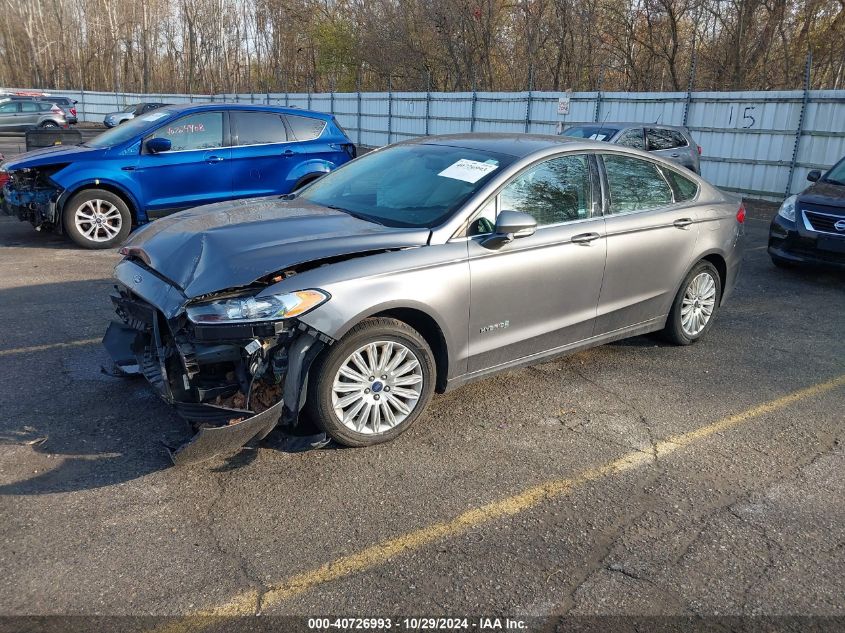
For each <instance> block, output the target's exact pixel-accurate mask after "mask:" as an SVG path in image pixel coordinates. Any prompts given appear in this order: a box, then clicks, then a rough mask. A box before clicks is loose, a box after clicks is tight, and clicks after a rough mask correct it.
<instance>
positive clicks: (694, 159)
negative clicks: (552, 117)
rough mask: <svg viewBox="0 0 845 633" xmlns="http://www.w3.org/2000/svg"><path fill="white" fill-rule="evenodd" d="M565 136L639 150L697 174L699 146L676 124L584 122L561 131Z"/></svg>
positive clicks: (699, 171)
mask: <svg viewBox="0 0 845 633" xmlns="http://www.w3.org/2000/svg"><path fill="white" fill-rule="evenodd" d="M563 134H564V135H565V136H572V137H575V138H585V139H592V140H594V141H605V142H607V143H615V144H617V145H623V146H625V147H632V148H634V149H642V150H645V151H647V152H652V153H653V154H657V155H658V156H660V157H662V158H665V159H667V160H671V161H672V162H674V163H678V164H679V165H683V166H684V167H686V168H687V169H689V170H692V171H694V172H695V173H696V174H700V173H701V162H700V160H699V156H700V155H701V146H700V145H698V144H696V142H695V141H694V140H693V138H692V134H690V131H689V130H688V129H687V128H685V127H682V126H679V125H659V124H656V123H585V124H583V125H574V126H572V127H570V128H567V129H566V130H564V131H563Z"/></svg>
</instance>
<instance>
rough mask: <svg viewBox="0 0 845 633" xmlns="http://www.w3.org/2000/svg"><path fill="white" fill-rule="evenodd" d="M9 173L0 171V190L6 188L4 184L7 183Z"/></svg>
mask: <svg viewBox="0 0 845 633" xmlns="http://www.w3.org/2000/svg"><path fill="white" fill-rule="evenodd" d="M10 178H11V177H10V176H9V172H7V171H3V170H0V189H2V188H3V187H5V186H6V183H7V182H9V179H10Z"/></svg>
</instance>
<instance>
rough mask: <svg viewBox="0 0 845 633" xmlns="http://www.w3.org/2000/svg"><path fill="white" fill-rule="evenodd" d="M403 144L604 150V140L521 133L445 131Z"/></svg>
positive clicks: (517, 151) (520, 153) (526, 152)
mask: <svg viewBox="0 0 845 633" xmlns="http://www.w3.org/2000/svg"><path fill="white" fill-rule="evenodd" d="M402 144H418V145H451V146H454V147H463V148H466V149H474V150H479V151H482V152H495V153H497V154H507V155H508V156H514V157H516V158H523V157H525V156H530V155H531V154H535V153H537V152H542V151H545V150H548V149H553V148H556V147H557V148H561V149H563V148H566V149H575V150H577V149H602V150H607V143H600V142H598V141H589V140H585V139H581V138H570V137H568V136H553V135H550V134H520V133H510V134H507V133H474V134H448V135H443V136H423V137H420V138H416V139H411V140H408V141H403V143H402Z"/></svg>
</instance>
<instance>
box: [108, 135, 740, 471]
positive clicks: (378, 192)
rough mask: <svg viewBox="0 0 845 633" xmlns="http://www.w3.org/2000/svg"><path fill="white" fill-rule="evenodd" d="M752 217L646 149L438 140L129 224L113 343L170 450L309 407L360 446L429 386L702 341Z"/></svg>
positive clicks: (259, 432) (210, 442)
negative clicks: (157, 406)
mask: <svg viewBox="0 0 845 633" xmlns="http://www.w3.org/2000/svg"><path fill="white" fill-rule="evenodd" d="M744 219H745V211H744V209H743V207H742V205H741V203H740V202H739V201H738V199H736V198H734V197H732V196H729V195H727V194H724V193H722V192H720V191H719V190H717V189H716V188H714V187H712V186H711V185H709V184H708V183H707V182H705V181H704V180H702V179H701V178H699V177H698V176H696V175H694V174H692V173H691V172H689V171H688V170H682V169H680V168H678V167H677V166H675V165H674V164H672V163H670V162H668V161H665V160H662V159H660V158H657V157H655V156H653V155H650V154H646V153H644V152H638V151H635V150H630V149H627V148H623V147H617V146H610V145H607V144H603V143H594V142H583V141H576V140H573V139H569V138H565V137H555V136H548V137H544V136H528V135H457V136H446V137H428V138H423V139H419V140H414V141H408V142H404V143H400V144H397V145H393V146H390V147H387V148H384V149H381V150H377V151H375V152H372V153H370V154H367V155H365V156H363V157H361V158H358V159H356V160H354V161H352V162H350V163H348V164H347V165H345V166H343V167H342V168H340V169H338V170H336V171H335V172H332V173H330V174H327V175H326V176H323V178H321V179H320V180H318V181H316V182H315V183H314V184H312V185H310V186H308V187H306V188H305V189H304V190H302V191H301V192H298V193H296V194H290V195H288V196H283V197H282V198H264V199H259V200H241V201H236V202H227V203H221V204H218V205H212V206H207V207H202V208H200V209H197V210H190V211H185V212H182V213H177V214H175V215H172V216H169V217H168V218H165V219H162V220H157V221H155V222H153V223H151V224H150V225H149V226H148V227H145V228H143V229H141V230H140V231H138V233H137V234H136V235H135V236H134V238H132V239H131V240H130V242H128V243H127V245H126V246H125V247H124V248H123V249H122V250H121V252H122V253H123V254H124V255H125V259H124V260H123V261H121V262H120V264H118V266H117V268H116V269H115V275H116V277H117V280H118V282H119V286H118V287H119V292H118V294H117V295H115V296H114V297H113V301H114V304H115V306H116V308H117V313H118V315H119V316H120V320H119V321H115V322H113V323H112V325H111V326H110V327H109V330H108V332H107V333H106V337H105V339H104V344H105V346H106V348H107V349H108V350H109V352H110V353H111V355H112V357H113V359H114V361H115V363H116V367H117V369H118V371H119V372H122V373H142V374H143V375H144V376H145V377H146V378H147V379H148V380H149V382H150V383H151V384H152V385H153V387H154V388H155V389H156V390H157V391H158V393H159V394H160V395H161V396H162V397H163V398H164V399H165V400H166V401H167V402H169V403H171V404H173V405H174V406H175V407H176V409H177V410H178V411H179V413H181V414H182V415H183V416H184V417H185V418H186V419H187V420H189V421H190V422H192V423H193V424H194V425H195V427H196V428H197V429H198V433H197V435H196V436H194V438H193V439H192V440H191V441H190V442H188V443H187V444H186V445H184V446H183V447H181V448H180V449H178V450H176V451H175V452H174V453H173V456H174V460H175V461H176V462H177V463H182V462H190V461H196V460H200V459H204V458H206V457H208V456H209V455H211V454H214V453H217V452H225V451H231V450H233V449H235V448H237V447H239V446H241V445H242V444H244V443H245V442H247V441H249V440H251V439H253V438H261V437H264V436H265V435H266V434H267V433H269V432H270V430H271V429H273V427H275V426H276V425H277V423H279V422H281V423H282V424H283V425H284V426H285V428H288V429H290V428H292V427H294V426H295V425H296V424H297V422H298V420H299V417H300V413H301V412H304V413H305V416H306V417H307V418H309V419H310V420H312V421H314V422H315V423H316V424H317V425H319V426H320V427H321V428H322V429H323V430H324V431H325V432H326V433H327V434H328V435H329V436H331V437H332V438H334V439H335V440H336V441H338V442H339V443H341V444H344V445H348V446H365V445H368V444H374V443H377V442H383V441H386V440H389V439H392V438H394V437H396V436H397V435H399V434H400V433H402V432H403V431H404V430H406V429H407V428H408V427H409V426H410V425H411V424H412V423H413V422H414V421H415V420H416V419H417V418H418V417H419V416H420V414H421V413H422V411H423V410H424V409H425V407H426V404H427V403H428V401H429V398H430V397H431V395H432V393H433V392H434V391H435V390H436V391H439V392H440V391H447V390H450V389H454V388H456V387H459V386H461V385H463V384H465V383H467V382H469V381H471V380H475V379H479V378H483V377H485V376H488V375H490V374H493V373H497V372H501V371H504V370H507V369H510V368H513V367H518V366H521V365H526V364H531V363H536V362H540V361H542V360H544V359H547V358H549V357H552V356H557V355H560V354H564V353H568V352H572V351H575V350H580V349H584V348H587V347H592V346H595V345H600V344H603V343H607V342H609V341H615V340H618V339H621V338H625V337H629V336H636V335H639V334H645V333H647V332H654V331H659V330H662V331H663V332H664V334H665V336H666V337H667V338H668V339H669V340H670V341H672V342H674V343H677V344H680V345H687V344H690V343H694V342H695V341H697V340H699V339H700V338H701V337H702V336H704V335H705V334H706V333H707V331H708V329H709V328H710V327H711V326H712V324H713V316H714V314H715V312H716V311H717V310H718V309H719V306H720V305H721V304H722V302H723V301H724V300H725V298H726V297H727V296H728V295H729V294H730V292H731V291H732V290H733V288H734V285H735V283H736V279H737V273H738V270H739V262H740V259H741V253H740V250H739V248H738V244H739V240H740V236H741V234H742V222H743V221H744Z"/></svg>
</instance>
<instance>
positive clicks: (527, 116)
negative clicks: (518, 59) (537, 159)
mask: <svg viewBox="0 0 845 633" xmlns="http://www.w3.org/2000/svg"><path fill="white" fill-rule="evenodd" d="M533 89H534V69H533V68H532V69H531V70H530V71H529V72H528V98H527V99H526V100H525V133H526V134H528V130H529V129H530V128H531V92H532V90H533Z"/></svg>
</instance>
